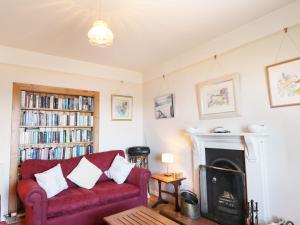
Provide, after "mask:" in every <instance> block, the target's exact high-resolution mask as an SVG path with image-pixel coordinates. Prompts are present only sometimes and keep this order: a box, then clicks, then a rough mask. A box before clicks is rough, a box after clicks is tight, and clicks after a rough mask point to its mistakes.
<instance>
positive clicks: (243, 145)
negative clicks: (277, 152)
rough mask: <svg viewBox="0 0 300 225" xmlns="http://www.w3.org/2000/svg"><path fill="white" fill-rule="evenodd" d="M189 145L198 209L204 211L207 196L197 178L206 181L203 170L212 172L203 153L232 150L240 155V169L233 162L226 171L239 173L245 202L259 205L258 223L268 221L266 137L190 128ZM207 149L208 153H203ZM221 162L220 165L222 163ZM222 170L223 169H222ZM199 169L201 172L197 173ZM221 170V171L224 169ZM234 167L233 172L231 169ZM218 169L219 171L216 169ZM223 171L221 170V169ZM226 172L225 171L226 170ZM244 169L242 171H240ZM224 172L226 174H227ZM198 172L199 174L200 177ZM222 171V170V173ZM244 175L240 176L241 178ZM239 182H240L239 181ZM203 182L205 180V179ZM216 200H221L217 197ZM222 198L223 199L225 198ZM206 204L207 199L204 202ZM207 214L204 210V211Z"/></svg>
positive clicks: (256, 134)
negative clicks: (250, 201) (199, 205)
mask: <svg viewBox="0 0 300 225" xmlns="http://www.w3.org/2000/svg"><path fill="white" fill-rule="evenodd" d="M187 131H188V133H189V135H190V137H191V140H192V143H193V162H192V167H193V168H192V169H193V171H192V172H193V173H192V175H193V190H194V192H196V193H197V194H198V196H199V197H202V198H201V207H202V210H203V209H204V210H205V209H206V208H205V207H207V209H206V210H208V209H209V208H208V204H207V202H205V201H203V200H206V199H205V197H204V196H205V195H207V190H206V189H205V187H204V188H203V187H201V188H200V182H199V181H200V179H202V182H201V183H202V184H203V183H204V180H203V179H206V177H205V176H203V172H202V170H203V169H205V170H206V171H205V172H206V173H207V171H208V170H215V168H218V167H215V166H212V165H208V164H209V163H210V159H209V157H210V156H208V158H207V157H206V155H207V151H209V150H211V149H227V150H228V149H230V150H232V151H237V152H239V154H241V155H242V158H243V160H244V168H243V166H240V165H238V163H236V162H234V163H232V165H231V168H230V166H228V164H227V167H228V168H229V171H230V170H232V171H235V172H237V171H240V172H241V173H240V177H244V180H245V181H244V183H245V193H244V194H245V199H246V200H247V199H248V200H251V199H253V200H255V201H256V202H258V204H259V206H260V213H259V219H260V221H259V223H260V224H265V223H266V222H267V221H269V220H270V219H271V218H270V211H269V196H268V183H267V169H266V168H267V167H266V161H265V160H264V159H265V151H266V150H267V149H266V139H267V137H268V134H265V133H226V134H223V133H221V134H220V133H205V132H201V131H199V130H198V129H194V128H190V129H188V130H187ZM207 149H208V150H207ZM223 163H224V162H223ZM234 164H236V165H234ZM225 167H226V166H225ZM200 168H202V170H200ZM228 168H225V171H227V170H228ZM232 168H235V169H232ZM219 169H220V168H219ZM223 169H224V168H223ZM226 169H227V170H226ZM243 170H244V171H243ZM229 171H227V172H229ZM200 172H201V174H200ZM223 172H224V171H223ZM243 174H244V175H243ZM239 179H241V182H242V180H243V179H242V178H239ZM205 181H206V180H205ZM222 194H223V197H224V196H225V197H227V198H228V199H230V198H231V195H230V194H232V193H224V192H223V193H222ZM219 197H222V195H221V196H219ZM225 199H226V198H225ZM206 201H207V200H206ZM207 213H208V211H207Z"/></svg>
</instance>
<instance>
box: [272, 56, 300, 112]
mask: <svg viewBox="0 0 300 225" xmlns="http://www.w3.org/2000/svg"><path fill="white" fill-rule="evenodd" d="M266 80H267V85H268V93H269V101H270V106H271V108H276V107H285V106H294V105H300V57H298V58H293V59H290V60H286V61H282V62H279V63H275V64H272V65H269V66H266Z"/></svg>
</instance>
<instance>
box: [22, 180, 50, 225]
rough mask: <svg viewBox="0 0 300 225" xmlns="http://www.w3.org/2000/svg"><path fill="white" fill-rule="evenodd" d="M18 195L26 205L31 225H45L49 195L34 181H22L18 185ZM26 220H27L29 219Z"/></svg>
mask: <svg viewBox="0 0 300 225" xmlns="http://www.w3.org/2000/svg"><path fill="white" fill-rule="evenodd" d="M18 194H19V197H20V199H21V201H22V202H23V203H24V205H25V210H26V214H27V213H28V214H30V215H26V216H27V217H29V218H30V222H29V224H32V225H44V224H46V220H47V207H48V201H47V194H46V192H45V191H44V189H42V188H41V187H40V186H39V185H38V183H37V182H35V181H34V180H32V179H25V180H21V181H19V183H18ZM29 218H26V219H29Z"/></svg>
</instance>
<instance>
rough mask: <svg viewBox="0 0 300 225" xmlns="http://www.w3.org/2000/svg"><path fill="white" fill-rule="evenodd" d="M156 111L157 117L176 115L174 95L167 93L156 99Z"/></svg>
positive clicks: (163, 117)
mask: <svg viewBox="0 0 300 225" xmlns="http://www.w3.org/2000/svg"><path fill="white" fill-rule="evenodd" d="M154 111H155V118H156V119H166V118H173V117H174V96H173V94H167V95H163V96H159V97H156V98H155V99H154Z"/></svg>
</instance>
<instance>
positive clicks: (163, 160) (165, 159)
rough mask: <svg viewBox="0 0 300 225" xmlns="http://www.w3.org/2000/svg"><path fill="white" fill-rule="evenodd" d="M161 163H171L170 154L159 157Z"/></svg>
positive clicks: (171, 157) (171, 156)
mask: <svg viewBox="0 0 300 225" xmlns="http://www.w3.org/2000/svg"><path fill="white" fill-rule="evenodd" d="M161 161H162V162H163V163H172V162H173V161H174V156H173V154H171V153H163V154H162V155H161Z"/></svg>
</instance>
